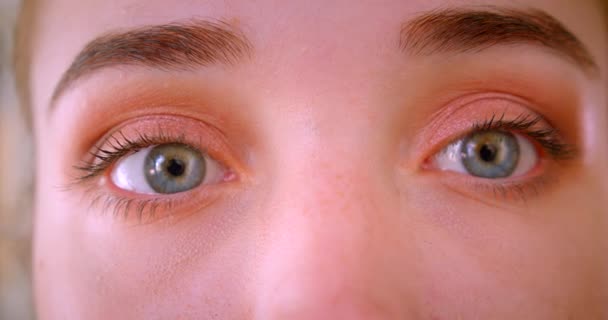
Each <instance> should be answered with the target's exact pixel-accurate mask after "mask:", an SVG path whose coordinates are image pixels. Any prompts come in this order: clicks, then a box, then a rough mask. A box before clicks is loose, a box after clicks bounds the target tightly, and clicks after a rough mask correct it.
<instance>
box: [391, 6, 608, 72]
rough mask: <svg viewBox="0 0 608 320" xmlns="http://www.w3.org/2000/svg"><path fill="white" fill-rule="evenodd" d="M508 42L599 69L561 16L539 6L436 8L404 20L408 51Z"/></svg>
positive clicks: (430, 51)
mask: <svg viewBox="0 0 608 320" xmlns="http://www.w3.org/2000/svg"><path fill="white" fill-rule="evenodd" d="M505 44H533V45H538V46H541V47H545V48H548V49H550V50H552V51H553V52H554V53H557V54H558V55H561V56H562V57H564V58H566V59H568V60H570V61H571V62H573V63H575V64H576V65H578V66H579V67H581V68H582V69H583V70H584V71H585V72H597V70H598V67H597V64H596V63H595V61H594V60H593V58H592V56H591V54H590V53H589V51H588V50H587V49H586V48H585V46H584V45H583V44H582V42H581V41H580V40H579V39H578V38H577V37H576V36H574V34H572V33H571V32H570V31H568V29H566V27H564V25H563V24H562V23H560V22H559V21H558V20H557V19H555V18H553V17H552V16H550V15H549V14H547V13H546V12H544V11H541V10H538V9H527V10H519V9H511V8H497V7H483V8H479V9H473V10H471V9H467V8H453V9H439V10H434V11H431V12H428V13H425V14H423V15H421V16H418V17H416V18H415V19H413V20H411V21H409V22H407V23H405V24H404V25H403V27H402V29H401V34H400V42H399V45H400V48H401V49H402V50H403V51H404V52H406V53H410V54H413V55H433V54H439V53H453V52H457V53H467V52H479V51H482V50H484V49H488V48H490V47H493V46H496V45H505Z"/></svg>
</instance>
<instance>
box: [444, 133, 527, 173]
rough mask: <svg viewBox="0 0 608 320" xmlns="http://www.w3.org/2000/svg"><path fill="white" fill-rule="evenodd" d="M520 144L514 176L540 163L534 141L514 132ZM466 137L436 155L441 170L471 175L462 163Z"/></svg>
mask: <svg viewBox="0 0 608 320" xmlns="http://www.w3.org/2000/svg"><path fill="white" fill-rule="evenodd" d="M514 136H515V138H516V139H517V144H518V145H519V160H518V161H517V167H516V168H515V170H514V171H513V173H512V174H511V176H512V177H517V176H521V175H525V174H526V173H528V172H529V171H530V170H532V169H533V168H534V167H535V166H536V164H537V163H538V160H539V159H538V152H536V149H535V148H534V145H532V143H531V142H530V141H529V140H528V139H526V138H524V137H523V136H522V135H520V134H516V133H515V134H514ZM463 140H464V139H460V140H457V141H455V142H453V143H451V144H450V145H448V146H447V147H445V148H444V149H443V150H441V151H440V152H439V153H438V154H437V155H435V156H434V159H433V163H434V166H435V167H436V168H437V169H439V170H444V171H454V172H459V173H464V174H468V175H470V173H469V172H468V171H467V169H466V168H465V167H464V164H463V163H462V159H463V158H464V156H465V155H463V154H462V153H461V151H460V150H461V146H462V144H463V143H464V141H463Z"/></svg>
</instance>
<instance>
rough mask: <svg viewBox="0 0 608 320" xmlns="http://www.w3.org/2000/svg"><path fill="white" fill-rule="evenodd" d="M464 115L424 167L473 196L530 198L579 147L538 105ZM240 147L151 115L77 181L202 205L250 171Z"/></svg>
mask: <svg viewBox="0 0 608 320" xmlns="http://www.w3.org/2000/svg"><path fill="white" fill-rule="evenodd" d="M466 117H467V118H466V121H468V122H469V123H471V125H470V126H469V127H468V128H467V129H466V130H462V129H460V130H461V131H465V132H463V133H458V132H456V133H449V134H450V135H451V136H456V137H458V138H455V139H451V140H450V141H447V143H445V146H444V147H443V148H435V149H436V150H440V151H439V152H436V153H434V154H432V155H430V156H429V157H427V158H426V159H425V160H424V169H425V170H429V171H435V172H437V173H440V174H441V175H442V176H451V178H449V179H447V180H449V181H450V182H449V185H450V187H451V189H453V190H454V191H455V192H457V193H461V194H466V195H467V196H468V197H470V198H477V199H478V200H482V201H485V200H486V199H487V196H488V195H493V196H494V198H497V199H499V200H504V201H507V202H508V201H513V200H525V199H526V198H527V197H528V196H529V195H536V194H539V193H540V191H541V190H542V189H541V188H540V187H541V186H545V185H547V182H548V181H550V179H551V178H552V175H551V174H550V170H549V167H550V164H552V163H554V162H556V161H559V160H563V159H567V158H570V157H572V156H573V155H574V152H573V150H575V148H574V147H572V146H571V145H568V144H566V143H565V142H564V141H565V140H564V139H563V138H562V136H561V135H560V134H559V133H558V131H557V130H556V129H555V128H553V127H552V126H551V125H550V124H549V123H548V122H546V121H544V120H543V118H542V117H541V116H539V115H535V114H533V113H532V112H527V111H522V112H521V113H520V114H518V115H515V116H514V115H513V113H512V112H511V113H510V116H507V115H506V114H505V113H502V114H491V115H490V116H488V117H487V118H483V117H482V118H480V117H478V119H470V118H471V117H470V116H469V115H468V114H467V115H466ZM449 120H450V121H454V120H453V119H451V118H450V119H449ZM446 131H447V130H446ZM454 131H456V130H454ZM185 133H187V134H185ZM443 134H445V132H443ZM428 140H429V141H433V142H432V143H430V144H435V145H439V144H440V143H439V142H437V141H440V140H439V139H428ZM446 140H447V139H446ZM433 147H435V146H433ZM235 154H236V153H235V152H233V150H232V149H231V145H230V143H229V142H228V140H227V139H226V136H225V135H224V134H223V133H222V132H221V130H219V129H218V128H215V127H213V126H211V125H208V124H205V123H202V122H200V121H197V120H194V119H189V118H182V117H176V116H149V117H145V118H142V119H136V120H134V121H131V122H129V123H126V124H124V125H122V126H120V127H119V129H118V130H115V131H112V132H111V133H110V134H108V135H107V136H106V137H104V138H103V139H102V140H101V142H100V143H99V144H98V145H97V146H96V147H95V148H93V150H92V151H91V157H89V159H87V160H86V161H85V162H84V164H83V165H81V166H78V169H79V171H80V173H81V174H80V175H79V177H78V178H77V182H78V183H79V184H81V185H84V186H86V188H85V189H86V194H87V195H88V197H89V199H90V201H91V205H92V206H98V207H99V208H101V209H102V211H103V212H113V215H114V216H123V217H125V218H130V217H135V219H136V221H137V222H138V223H144V222H147V221H153V220H156V219H159V218H161V217H166V216H168V215H171V213H170V212H175V213H177V212H180V214H181V212H196V211H197V210H200V209H202V208H205V207H207V206H209V205H210V204H212V203H213V202H214V201H215V200H217V199H220V198H221V197H222V196H223V195H225V193H226V190H228V189H226V187H227V186H228V185H230V182H239V181H242V180H241V178H242V176H243V174H244V173H245V172H246V171H245V170H243V166H242V165H240V162H239V161H238V159H237V157H236V156H235ZM450 173H452V174H451V175H450ZM435 176H436V175H435ZM443 180H446V179H442V181H443Z"/></svg>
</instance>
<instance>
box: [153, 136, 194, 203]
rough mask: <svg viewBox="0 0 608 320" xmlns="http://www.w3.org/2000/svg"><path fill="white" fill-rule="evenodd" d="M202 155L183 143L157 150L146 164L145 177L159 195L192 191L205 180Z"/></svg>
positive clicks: (162, 146) (154, 149)
mask: <svg viewBox="0 0 608 320" xmlns="http://www.w3.org/2000/svg"><path fill="white" fill-rule="evenodd" d="M205 172H206V167H205V159H204V158H203V155H202V154H201V153H200V152H199V151H197V150H195V149H193V148H191V147H189V146H187V145H185V144H181V143H171V144H163V145H159V146H156V147H154V148H152V150H150V152H149V153H148V155H147V156H146V160H145V163H144V175H145V177H146V180H147V181H148V184H149V185H150V187H151V188H152V189H153V190H154V191H155V192H158V193H177V192H183V191H187V190H190V189H192V188H195V187H197V186H198V185H200V184H201V182H202V181H203V179H204V178H205Z"/></svg>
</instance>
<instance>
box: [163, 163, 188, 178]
mask: <svg viewBox="0 0 608 320" xmlns="http://www.w3.org/2000/svg"><path fill="white" fill-rule="evenodd" d="M167 171H168V172H169V174H171V175H172V176H174V177H179V176H181V175H182V174H184V171H186V166H185V165H184V163H183V162H182V161H180V160H177V159H171V160H169V164H168V165H167Z"/></svg>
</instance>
